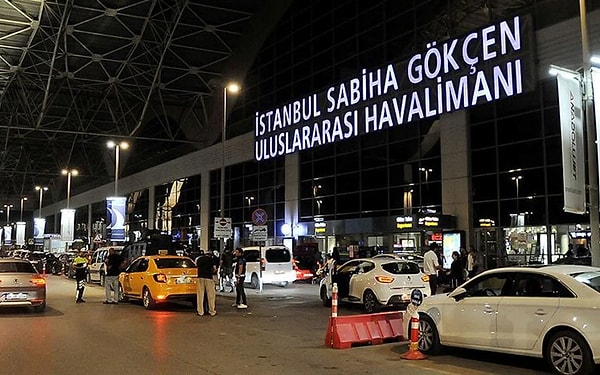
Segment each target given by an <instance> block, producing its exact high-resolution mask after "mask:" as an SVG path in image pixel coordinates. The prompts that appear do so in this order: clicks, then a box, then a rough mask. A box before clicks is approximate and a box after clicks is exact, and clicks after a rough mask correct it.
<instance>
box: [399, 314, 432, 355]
mask: <svg viewBox="0 0 600 375" xmlns="http://www.w3.org/2000/svg"><path fill="white" fill-rule="evenodd" d="M400 358H402V359H427V356H426V355H425V354H423V353H421V351H420V350H419V314H418V313H416V312H415V313H413V315H412V316H411V317H410V344H408V351H407V352H406V353H404V354H402V355H401V356H400Z"/></svg>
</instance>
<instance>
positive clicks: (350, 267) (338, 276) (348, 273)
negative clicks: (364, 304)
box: [332, 260, 359, 298]
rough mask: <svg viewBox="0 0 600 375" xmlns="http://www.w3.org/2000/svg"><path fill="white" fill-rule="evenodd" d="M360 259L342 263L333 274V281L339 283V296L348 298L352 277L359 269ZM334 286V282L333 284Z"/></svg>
mask: <svg viewBox="0 0 600 375" xmlns="http://www.w3.org/2000/svg"><path fill="white" fill-rule="evenodd" d="M358 263H359V261H356V260H351V261H349V262H347V263H345V264H344V265H342V266H341V267H340V268H339V269H338V270H337V271H336V273H335V275H333V277H332V281H333V283H337V285H338V297H339V298H347V297H348V293H349V292H350V278H351V277H352V276H353V275H354V273H355V272H356V271H357V267H358ZM332 286H333V284H332Z"/></svg>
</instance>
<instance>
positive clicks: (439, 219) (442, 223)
mask: <svg viewBox="0 0 600 375" xmlns="http://www.w3.org/2000/svg"><path fill="white" fill-rule="evenodd" d="M395 222H396V229H402V230H410V229H414V230H432V229H434V228H437V229H452V228H455V227H456V217H454V216H452V215H440V214H418V215H404V216H396V217H395Z"/></svg>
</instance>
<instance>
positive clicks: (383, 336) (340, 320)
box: [325, 284, 404, 349]
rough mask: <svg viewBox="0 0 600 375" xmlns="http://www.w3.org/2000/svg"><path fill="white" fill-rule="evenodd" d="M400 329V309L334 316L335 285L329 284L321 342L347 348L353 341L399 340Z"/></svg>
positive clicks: (382, 341) (364, 342)
mask: <svg viewBox="0 0 600 375" xmlns="http://www.w3.org/2000/svg"><path fill="white" fill-rule="evenodd" d="M403 333H404V331H403V323H402V313H401V312H395V311H394V312H385V313H377V314H361V315H349V316H338V287H337V284H333V289H332V293H331V316H330V318H329V325H328V327H327V333H326V334H325V346H327V347H330V348H335V349H347V348H351V347H352V346H353V345H377V344H383V343H384V342H391V341H401V340H402V339H403Z"/></svg>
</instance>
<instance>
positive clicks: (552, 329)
mask: <svg viewBox="0 0 600 375" xmlns="http://www.w3.org/2000/svg"><path fill="white" fill-rule="evenodd" d="M599 311H600V268H595V267H588V266H575V265H560V266H557V265H554V266H545V267H540V268H526V267H507V268H497V269H493V270H488V271H485V272H483V273H481V274H479V275H477V276H476V277H474V278H473V279H471V280H469V281H467V282H465V283H464V284H462V285H461V286H459V287H458V288H456V289H455V290H453V291H452V292H450V293H448V294H444V295H434V296H431V297H428V298H425V299H424V300H423V303H422V304H421V306H419V307H418V309H417V312H418V313H419V317H420V323H421V324H420V335H419V349H420V350H421V351H422V352H424V353H427V354H437V353H439V351H440V349H441V348H442V346H443V345H447V346H453V347H461V348H472V349H477V350H487V351H494V352H501V353H510V354H517V355H525V356H531V357H540V358H542V357H543V358H545V359H546V360H547V361H548V363H549V364H550V366H551V368H552V370H553V371H554V372H555V373H556V374H563V375H567V374H569V375H580V374H598V373H600V372H598V370H599V369H598V368H596V367H595V364H599V363H600V312H599Z"/></svg>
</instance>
